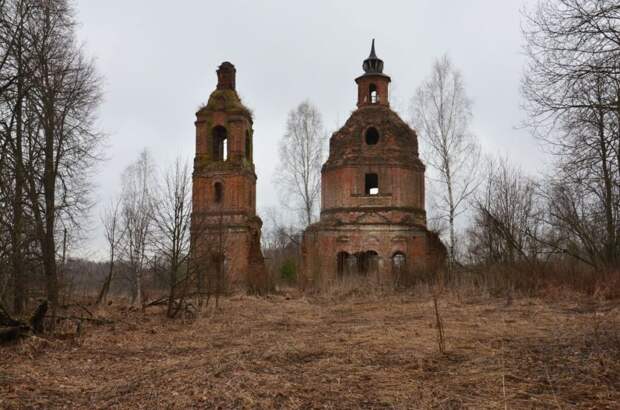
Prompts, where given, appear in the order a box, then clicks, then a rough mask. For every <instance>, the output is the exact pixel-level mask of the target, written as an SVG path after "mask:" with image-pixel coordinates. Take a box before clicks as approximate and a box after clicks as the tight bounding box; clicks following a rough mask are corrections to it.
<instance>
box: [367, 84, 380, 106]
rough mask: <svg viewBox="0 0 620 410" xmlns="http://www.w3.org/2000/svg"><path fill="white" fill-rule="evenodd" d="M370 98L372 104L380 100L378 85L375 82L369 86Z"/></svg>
mask: <svg viewBox="0 0 620 410" xmlns="http://www.w3.org/2000/svg"><path fill="white" fill-rule="evenodd" d="M368 99H369V100H370V103H371V104H376V103H378V102H379V94H377V86H376V85H374V84H370V85H369V86H368Z"/></svg>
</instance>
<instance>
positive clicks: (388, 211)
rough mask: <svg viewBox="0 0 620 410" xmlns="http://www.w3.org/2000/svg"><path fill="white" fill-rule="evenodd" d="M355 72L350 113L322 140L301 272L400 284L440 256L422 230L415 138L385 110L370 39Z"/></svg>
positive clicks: (316, 277) (434, 240) (383, 81)
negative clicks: (316, 204)
mask: <svg viewBox="0 0 620 410" xmlns="http://www.w3.org/2000/svg"><path fill="white" fill-rule="evenodd" d="M363 69H364V74H363V75H362V76H360V77H358V78H357V79H356V80H355V82H356V83H357V87H358V99H357V109H356V110H355V111H354V112H353V113H352V114H351V116H350V117H349V119H348V120H347V121H346V123H345V124H344V126H343V127H342V128H341V129H340V130H338V131H337V132H335V133H334V134H333V135H332V137H331V139H330V141H329V158H328V159H327V161H326V162H325V164H324V165H323V168H322V176H321V216H320V221H319V222H317V223H315V224H313V225H311V226H310V227H308V228H307V230H306V231H305V233H304V236H303V244H302V253H303V255H302V256H303V267H302V270H303V273H304V276H305V278H306V279H307V280H309V281H310V282H312V283H317V282H319V281H321V280H325V279H327V280H330V279H335V278H336V277H343V276H347V275H363V276H366V277H372V278H376V279H377V280H378V281H385V282H387V281H393V280H400V279H401V278H399V277H400V276H401V275H403V274H411V272H414V271H416V270H420V269H433V268H435V267H436V266H437V264H439V263H441V262H442V261H443V259H444V258H445V247H444V246H443V244H442V243H441V241H440V240H439V238H438V237H437V235H436V234H434V233H432V232H430V231H429V230H428V229H427V228H426V212H425V209H424V170H425V167H424V164H423V163H422V162H421V161H420V158H419V156H418V140H417V135H416V133H415V131H414V130H412V129H411V128H410V127H409V126H408V125H407V124H406V123H405V122H404V121H403V120H402V119H401V118H400V117H399V116H398V115H397V114H396V113H395V112H394V111H392V110H391V109H390V105H389V99H388V85H389V83H390V77H389V76H387V75H385V74H384V73H383V61H382V60H381V59H379V58H378V57H377V56H376V54H375V48H374V41H373V45H372V49H371V53H370V56H369V57H368V59H366V60H365V61H364V63H363Z"/></svg>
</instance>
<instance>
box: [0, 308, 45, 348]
mask: <svg viewBox="0 0 620 410" xmlns="http://www.w3.org/2000/svg"><path fill="white" fill-rule="evenodd" d="M46 313H47V300H44V301H43V302H41V304H40V305H39V306H37V309H36V310H35V311H34V313H33V314H32V316H31V317H30V320H29V321H28V323H26V322H23V321H21V320H16V319H13V318H12V317H11V316H10V315H9V313H8V312H7V311H6V309H4V307H1V306H0V325H1V326H6V327H7V328H6V329H0V343H9V342H12V341H15V340H17V339H19V338H21V337H26V336H29V335H30V333H35V334H36V333H42V332H43V319H44V318H45V314H46Z"/></svg>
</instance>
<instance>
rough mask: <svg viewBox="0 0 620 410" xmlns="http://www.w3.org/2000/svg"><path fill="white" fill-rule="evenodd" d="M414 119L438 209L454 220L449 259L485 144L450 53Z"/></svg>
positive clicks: (425, 87)
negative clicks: (480, 142) (474, 132)
mask: <svg viewBox="0 0 620 410" xmlns="http://www.w3.org/2000/svg"><path fill="white" fill-rule="evenodd" d="M411 113H412V119H411V120H412V124H413V126H414V127H415V128H416V129H417V131H418V133H419V135H420V137H421V140H422V144H421V146H422V154H423V159H424V161H425V162H426V164H428V165H429V166H430V167H431V171H432V172H431V180H432V181H433V182H435V183H437V184H438V185H439V189H440V190H441V193H440V194H439V195H440V196H439V200H438V201H437V203H438V207H439V209H437V210H436V212H437V213H438V215H439V216H440V217H441V218H445V219H447V220H448V224H449V230H450V246H449V258H450V260H451V262H454V260H455V258H456V255H457V237H456V226H455V220H456V218H457V217H458V216H459V215H460V214H461V213H463V211H464V210H465V205H466V201H467V199H468V198H469V197H470V196H471V194H472V193H473V192H474V190H475V188H476V170H477V164H478V158H479V147H478V144H477V142H476V139H475V137H474V136H473V135H472V133H471V131H470V129H469V124H470V121H471V117H472V113H471V101H470V100H469V98H468V97H467V94H466V92H465V85H464V83H463V79H462V77H461V73H460V72H459V70H457V69H456V68H455V67H454V66H453V65H452V63H451V62H450V60H449V58H448V57H447V56H444V57H442V58H440V59H438V60H437V61H436V62H435V64H434V65H433V69H432V72H431V74H430V76H429V77H428V78H427V79H426V80H425V81H424V82H423V83H422V85H421V86H420V87H419V88H418V89H417V91H416V94H415V96H414V97H413V99H412V104H411Z"/></svg>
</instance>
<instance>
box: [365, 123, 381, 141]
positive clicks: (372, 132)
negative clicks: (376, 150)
mask: <svg viewBox="0 0 620 410" xmlns="http://www.w3.org/2000/svg"><path fill="white" fill-rule="evenodd" d="M377 142H379V131H377V129H376V128H375V127H370V128H368V129H367V130H366V144H368V145H375V144H376V143H377Z"/></svg>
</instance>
